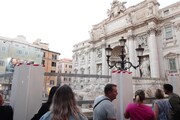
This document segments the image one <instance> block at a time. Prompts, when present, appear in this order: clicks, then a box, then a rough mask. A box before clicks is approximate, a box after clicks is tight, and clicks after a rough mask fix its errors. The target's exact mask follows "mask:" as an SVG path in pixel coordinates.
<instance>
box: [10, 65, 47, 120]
mask: <svg viewBox="0 0 180 120" xmlns="http://www.w3.org/2000/svg"><path fill="white" fill-rule="evenodd" d="M43 81H44V69H43V67H42V66H39V65H20V66H16V67H15V71H14V75H13V81H12V89H11V98H10V104H11V106H12V107H13V110H14V119H13V120H30V119H31V118H32V117H33V116H34V114H35V113H36V112H37V111H38V110H39V108H40V107H41V105H42V91H43Z"/></svg>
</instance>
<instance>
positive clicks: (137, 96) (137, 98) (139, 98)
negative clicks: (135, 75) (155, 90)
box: [135, 90, 145, 103]
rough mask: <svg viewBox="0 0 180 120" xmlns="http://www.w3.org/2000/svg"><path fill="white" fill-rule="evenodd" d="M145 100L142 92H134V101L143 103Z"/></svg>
mask: <svg viewBox="0 0 180 120" xmlns="http://www.w3.org/2000/svg"><path fill="white" fill-rule="evenodd" d="M144 99H145V93H144V91H143V90H137V91H136V92H135V101H136V102H137V103H138V102H143V100H144Z"/></svg>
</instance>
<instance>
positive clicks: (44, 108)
mask: <svg viewBox="0 0 180 120" xmlns="http://www.w3.org/2000/svg"><path fill="white" fill-rule="evenodd" d="M50 105H51V104H50V103H48V102H47V103H44V104H43V105H42V106H41V108H40V109H39V111H38V113H37V114H35V115H34V117H33V118H32V119H31V120H39V119H40V118H41V117H42V116H43V115H44V114H45V113H46V112H47V111H49V107H50Z"/></svg>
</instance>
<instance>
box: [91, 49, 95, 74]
mask: <svg viewBox="0 0 180 120" xmlns="http://www.w3.org/2000/svg"><path fill="white" fill-rule="evenodd" d="M94 51H95V48H94V47H93V46H91V48H90V54H91V61H90V74H96V69H95V68H96V66H95V65H96V64H95V53H94Z"/></svg>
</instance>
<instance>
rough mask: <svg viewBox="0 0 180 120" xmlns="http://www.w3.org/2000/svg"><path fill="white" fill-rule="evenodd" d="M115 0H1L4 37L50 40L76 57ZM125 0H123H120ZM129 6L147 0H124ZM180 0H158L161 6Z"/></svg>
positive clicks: (66, 54) (54, 48) (67, 55)
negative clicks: (76, 47)
mask: <svg viewBox="0 0 180 120" xmlns="http://www.w3.org/2000/svg"><path fill="white" fill-rule="evenodd" d="M112 1H113V0H0V36H3V37H7V38H16V37H17V36H18V35H23V36H24V37H26V40H27V41H28V42H30V43H32V42H33V41H35V40H37V39H41V42H43V43H48V44H49V48H50V50H51V51H55V52H59V53H60V54H61V55H60V58H70V59H71V58H72V55H73V53H72V50H73V45H74V44H77V43H79V42H82V41H84V40H87V39H88V38H89V32H88V31H90V30H91V29H92V26H93V25H95V24H98V23H100V22H101V21H103V20H104V19H106V18H107V14H106V13H107V9H110V7H111V5H110V4H111V3H112ZM119 1H121V2H122V0H119ZM123 1H126V2H127V3H126V4H125V6H126V8H128V7H129V6H132V5H136V4H138V3H140V2H142V1H143V0H123ZM178 1H179V0H158V2H159V3H160V8H163V7H165V6H168V5H170V4H173V3H175V2H178Z"/></svg>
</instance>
